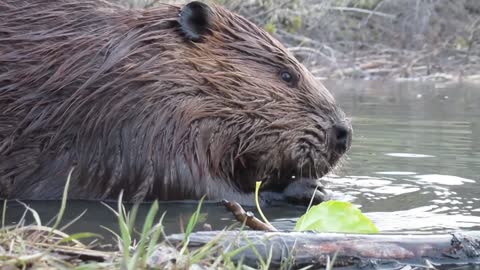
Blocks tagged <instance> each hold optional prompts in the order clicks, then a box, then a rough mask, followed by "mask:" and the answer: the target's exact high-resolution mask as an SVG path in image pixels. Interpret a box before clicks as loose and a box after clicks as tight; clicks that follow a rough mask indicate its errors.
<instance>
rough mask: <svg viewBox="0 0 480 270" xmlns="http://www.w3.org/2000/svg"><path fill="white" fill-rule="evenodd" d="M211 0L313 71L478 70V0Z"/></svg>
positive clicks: (134, 1) (429, 76) (473, 73)
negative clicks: (263, 31) (245, 20)
mask: <svg viewBox="0 0 480 270" xmlns="http://www.w3.org/2000/svg"><path fill="white" fill-rule="evenodd" d="M119 1H121V2H123V3H127V4H128V5H130V6H132V7H143V6H152V5H155V3H156V2H161V1H158V0H119ZM170 2H187V1H184V0H177V1H172V0H170ZM215 2H217V3H219V4H222V5H225V6H227V7H228V8H229V9H231V10H233V11H235V12H238V13H240V14H243V15H244V16H246V17H247V18H249V19H250V20H253V21H254V22H255V23H257V24H258V25H260V26H263V27H264V28H265V29H267V30H268V31H269V32H272V33H274V34H275V35H276V36H277V37H278V38H279V39H280V40H282V41H283V42H284V43H285V44H286V45H288V46H289V48H290V50H291V51H293V52H294V53H295V55H296V56H297V57H298V58H299V59H301V60H302V61H303V62H304V63H305V64H306V65H308V66H309V67H310V68H311V70H312V71H313V72H314V75H316V76H318V77H323V78H365V79H373V78H409V79H425V80H436V79H456V78H457V79H458V78H460V77H471V78H472V77H478V70H480V45H479V41H480V2H479V1H477V0H456V1H450V0H438V1H433V0H295V1H290V0H275V1H273V0H249V1H243V0H217V1H215Z"/></svg>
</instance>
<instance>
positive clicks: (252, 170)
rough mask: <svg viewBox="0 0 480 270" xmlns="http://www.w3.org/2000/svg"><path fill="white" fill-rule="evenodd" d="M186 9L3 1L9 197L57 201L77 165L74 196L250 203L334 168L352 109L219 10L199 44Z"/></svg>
mask: <svg viewBox="0 0 480 270" xmlns="http://www.w3.org/2000/svg"><path fill="white" fill-rule="evenodd" d="M180 10H181V7H177V6H170V5H162V6H160V7H157V8H154V9H148V10H129V9H126V8H123V7H120V6H116V5H113V4H110V3H108V2H104V1H101V0H57V1H50V0H0V195H1V196H2V197H4V198H20V199H58V198H59V197H61V193H62V190H63V187H64V184H65V181H66V178H67V174H68V172H69V170H70V169H71V168H72V167H75V170H74V172H73V178H72V186H71V189H70V198H73V199H114V198H116V197H117V196H118V194H119V192H120V191H121V190H124V196H125V197H126V198H127V199H129V200H136V201H138V200H146V199H154V198H158V199H165V200H172V199H197V198H200V197H201V196H202V195H204V194H206V195H207V197H208V198H209V199H220V198H224V197H227V198H231V199H238V200H239V201H242V200H241V198H243V197H242V196H243V195H244V194H250V193H251V192H252V191H253V188H254V184H253V183H254V182H255V181H257V180H264V181H265V189H270V190H274V191H281V190H282V189H283V188H284V187H285V186H286V185H287V184H288V182H289V181H291V177H290V176H291V175H299V176H304V177H308V176H309V177H320V176H322V175H323V174H325V173H326V172H327V171H328V170H329V169H330V168H331V166H333V165H334V164H335V163H336V161H337V160H338V158H339V156H340V155H339V154H336V153H335V152H334V151H332V150H331V149H329V147H328V136H327V133H328V132H327V131H328V129H329V127H330V126H331V125H332V123H334V122H336V121H343V120H344V115H343V113H342V112H341V111H340V110H339V109H338V108H337V106H336V105H335V103H334V100H333V98H332V96H331V95H330V93H329V92H328V91H327V90H326V89H325V88H324V87H323V86H322V85H321V84H320V83H319V82H317V81H316V80H315V79H314V78H313V76H312V75H311V74H310V73H309V72H308V71H307V70H306V69H305V67H303V66H302V65H301V64H300V63H299V62H298V61H297V60H296V59H295V58H294V57H293V56H292V55H291V54H290V53H289V52H288V51H287V50H286V49H285V48H284V47H283V46H282V45H281V44H280V43H279V42H278V41H276V40H275V39H273V38H272V37H271V36H270V35H269V34H267V33H266V32H265V31H263V30H262V29H260V28H258V27H256V26H255V25H253V24H252V23H250V22H249V21H247V20H246V19H244V18H242V17H240V16H238V15H235V14H232V13H230V12H229V11H227V10H225V9H223V8H221V7H212V10H213V16H212V18H213V24H212V27H211V30H212V31H211V33H210V34H209V35H208V36H206V37H205V38H204V39H203V40H202V42H197V43H195V42H191V41H188V40H186V38H185V36H184V35H182V33H181V31H180V29H179V26H178V14H179V12H180ZM285 69H287V70H290V71H291V72H292V73H294V74H295V77H297V79H298V83H295V84H294V85H289V84H287V83H285V82H284V81H282V80H281V79H280V78H279V72H280V71H281V70H285Z"/></svg>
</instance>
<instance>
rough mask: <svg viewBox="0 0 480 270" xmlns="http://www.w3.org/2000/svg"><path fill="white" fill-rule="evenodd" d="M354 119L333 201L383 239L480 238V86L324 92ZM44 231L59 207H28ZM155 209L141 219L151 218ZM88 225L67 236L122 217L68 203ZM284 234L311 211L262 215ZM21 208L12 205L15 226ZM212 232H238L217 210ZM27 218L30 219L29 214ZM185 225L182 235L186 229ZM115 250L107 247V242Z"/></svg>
mask: <svg viewBox="0 0 480 270" xmlns="http://www.w3.org/2000/svg"><path fill="white" fill-rule="evenodd" d="M326 85H327V87H329V89H332V92H333V94H334V95H335V96H336V99H337V101H338V103H339V104H340V105H341V106H342V107H343V108H344V110H345V111H346V112H347V114H348V115H350V116H351V120H352V124H353V128H354V140H353V146H352V149H351V151H350V152H349V154H348V157H347V158H346V159H345V161H344V164H343V166H342V167H341V168H340V169H337V170H336V171H335V173H334V174H332V175H329V176H328V177H326V178H325V180H326V182H327V184H328V186H329V188H330V190H332V191H333V193H334V196H335V198H337V199H341V200H347V201H350V202H352V203H354V204H356V205H358V206H359V207H361V209H362V211H363V212H365V213H367V215H368V216H370V217H371V218H372V219H373V220H374V222H375V223H376V224H377V226H378V227H379V229H380V230H381V231H382V232H386V233H407V232H408V233H441V232H449V231H453V230H459V229H463V230H476V229H480V186H479V185H478V184H477V182H479V181H480V86H479V85H477V86H475V85H467V84H422V83H418V82H417V83H389V82H379V81H376V82H375V81H371V82H368V81H367V82H366V81H352V82H348V81H338V82H326ZM29 205H30V206H31V207H32V208H34V209H35V210H37V211H38V212H39V215H40V216H41V217H42V218H43V220H44V222H46V221H48V219H50V218H51V217H52V216H53V215H54V214H56V213H57V211H58V208H59V203H58V202H48V201H47V202H30V203H29ZM148 207H149V205H148V204H144V205H142V207H141V208H140V212H139V217H140V218H143V217H145V216H146V213H147V211H148ZM196 207H197V204H196V203H195V202H181V203H180V202H170V203H162V205H161V211H166V212H167V213H166V217H165V220H164V225H165V226H166V233H167V234H170V233H176V232H179V231H181V228H182V227H184V225H185V224H186V222H187V220H188V217H189V216H190V214H191V213H192V212H193V211H194V210H195V209H196ZM84 210H87V211H86V213H85V214H84V216H83V217H82V218H81V219H80V220H79V221H77V222H76V223H75V224H74V225H72V226H71V227H70V228H69V231H71V232H79V231H89V232H97V233H101V234H103V235H105V238H106V239H107V240H108V239H111V235H110V234H109V233H108V232H107V231H106V230H104V229H102V228H101V227H100V225H102V226H105V227H108V228H113V229H115V228H116V227H117V223H116V218H115V215H114V214H113V213H112V212H111V211H110V210H108V208H107V207H105V206H104V205H101V204H100V203H97V202H69V204H68V206H67V212H66V216H65V218H64V220H66V221H68V220H72V219H73V218H75V217H76V216H78V215H79V214H80V213H82V212H83V211H84ZM264 211H265V212H266V213H265V214H266V216H267V217H268V218H269V219H270V220H271V221H272V223H273V224H274V225H275V226H276V227H278V228H280V229H285V230H288V229H291V228H293V226H294V224H295V221H296V218H298V217H299V216H300V215H301V214H302V213H303V212H304V209H303V208H301V207H294V206H278V207H273V208H267V209H264ZM23 212H24V206H22V205H19V204H16V203H11V204H10V205H9V208H8V210H7V218H8V221H9V222H15V221H17V220H19V219H20V217H21V216H22V214H23ZM202 212H203V213H206V216H205V219H204V220H203V221H202V222H201V224H200V226H199V227H198V229H203V227H204V224H205V223H207V224H209V226H211V228H212V229H218V230H220V229H223V228H224V227H225V226H229V225H231V224H232V223H233V222H234V219H233V217H232V215H231V214H230V213H228V212H227V211H225V209H224V208H223V207H222V206H221V205H220V204H218V203H208V204H206V205H204V207H203V211H202ZM28 215H29V216H30V214H28ZM182 224H183V226H182ZM107 242H108V241H107Z"/></svg>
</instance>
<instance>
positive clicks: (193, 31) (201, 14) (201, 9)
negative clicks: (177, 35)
mask: <svg viewBox="0 0 480 270" xmlns="http://www.w3.org/2000/svg"><path fill="white" fill-rule="evenodd" d="M211 20H212V10H211V9H210V7H209V6H208V5H206V4H204V3H201V2H197V1H194V2H191V3H189V4H187V5H186V6H185V7H183V9H182V11H181V12H180V20H179V23H180V28H181V29H182V32H183V34H184V35H185V37H186V38H187V39H189V40H191V41H194V42H199V41H201V40H202V37H203V36H205V35H207V34H209V33H210V25H211Z"/></svg>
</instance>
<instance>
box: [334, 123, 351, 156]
mask: <svg viewBox="0 0 480 270" xmlns="http://www.w3.org/2000/svg"><path fill="white" fill-rule="evenodd" d="M330 132H331V134H330V136H331V138H330V146H331V147H332V149H334V151H335V152H336V153H337V154H343V153H345V152H346V151H347V150H348V149H349V148H350V144H351V143H352V128H351V127H350V126H349V125H347V124H346V123H336V124H334V125H333V126H332V127H331V131H330Z"/></svg>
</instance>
